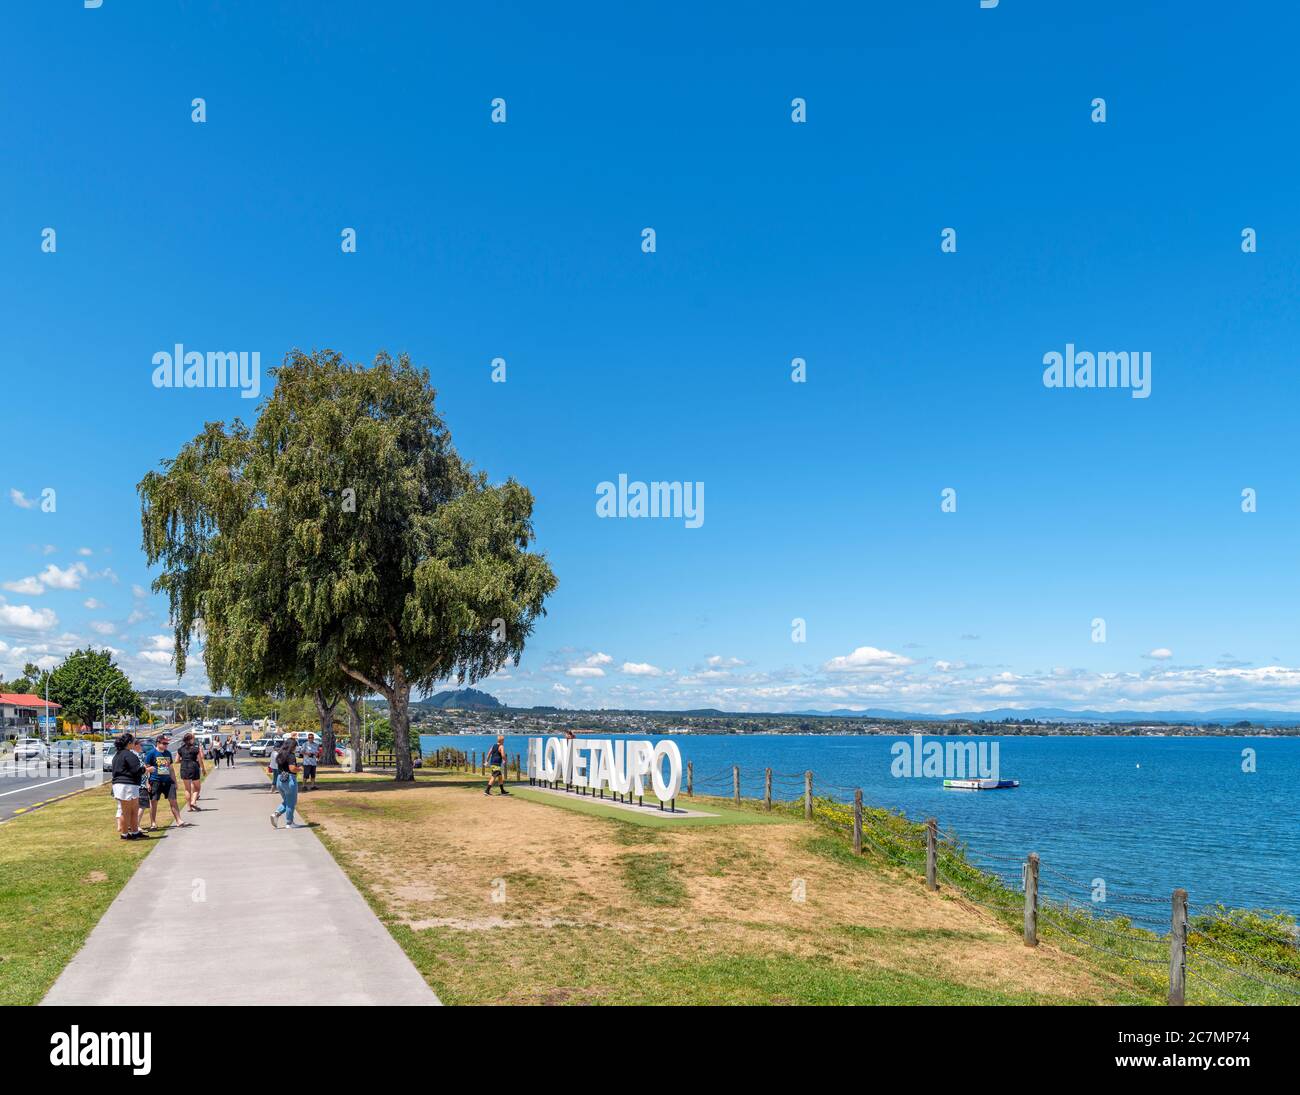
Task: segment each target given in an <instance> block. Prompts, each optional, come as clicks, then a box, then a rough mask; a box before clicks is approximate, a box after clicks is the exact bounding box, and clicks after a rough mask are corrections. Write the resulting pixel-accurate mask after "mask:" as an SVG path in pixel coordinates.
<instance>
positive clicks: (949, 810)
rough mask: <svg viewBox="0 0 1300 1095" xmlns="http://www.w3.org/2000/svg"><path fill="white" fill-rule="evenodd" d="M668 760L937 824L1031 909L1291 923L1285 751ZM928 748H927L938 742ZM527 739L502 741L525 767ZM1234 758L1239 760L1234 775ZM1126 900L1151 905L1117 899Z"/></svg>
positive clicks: (465, 740)
mask: <svg viewBox="0 0 1300 1095" xmlns="http://www.w3.org/2000/svg"><path fill="white" fill-rule="evenodd" d="M492 740H494V739H492V738H490V737H489V736H487V735H482V736H471V735H464V736H454V737H441V736H433V735H422V736H421V738H420V742H421V747H422V748H423V749H424V750H425V751H426V752H427V751H429V750H432V749H436V748H439V747H445V746H450V747H454V748H459V749H465V750H478V751H479V752H480V753H481V752H482V751H483V750H484V749H486V748H487V747H488V746H489V744H490V743H491V741H492ZM674 740H675V741H676V742H677V744H678V747H679V748H680V749H681V752H682V759H683V761H684V762H685V761H691V762H693V763H694V766H695V772H696V789H697V790H698V791H700V792H701V793H705V792H707V793H714V794H730V789H731V774H730V766H731V765H732V764H738V765H740V768H741V789H742V793H743V794H746V795H748V796H752V797H760V796H761V795H762V788H763V769H764V768H766V767H768V766H770V767H771V768H772V769H773V771H774V773H777V776H776V777H774V778H775V781H776V788H775V791H774V793H775V794H776V795H777V796H778V797H782V798H790V799H793V798H796V797H798V796H800V795H801V794H802V773H803V772H804V771H805V770H807V769H811V770H812V772H813V773H814V784H813V786H814V793H820V794H826V793H830V794H833V797H835V798H839V799H843V800H848V799H850V798H851V796H852V789H853V788H855V787H860V788H862V793H863V800H864V802H865V803H866V804H868V805H872V806H883V807H887V808H889V809H892V810H901V811H903V812H904V813H906V814H907V816H908V817H911V818H914V819H918V820H922V819H924V818H927V817H934V818H937V819H938V822H939V825H940V826H941V827H942V828H943V829H946V830H948V831H949V832H952V833H955V834H956V835H957V836H958V837H960V838H961V839H963V840H964V841H966V842H967V843H968V845H969V849H970V853H971V858H972V860H974V861H975V862H976V863H977V864H979V865H980V866H981V867H983V868H984V869H986V870H989V871H993V872H994V873H997V874H999V875H1001V876H1002V877H1003V878H1006V879H1009V880H1012V881H1014V882H1015V883H1016V884H1018V883H1019V879H1020V867H1019V863H1020V862H1021V861H1022V860H1023V857H1024V856H1025V855H1026V854H1027V853H1028V852H1031V851H1032V852H1037V853H1038V854H1039V856H1040V857H1041V860H1042V868H1043V869H1042V890H1043V893H1044V894H1045V896H1047V897H1051V898H1055V899H1058V900H1059V899H1063V898H1067V897H1068V898H1070V899H1071V900H1074V901H1078V902H1079V903H1085V904H1086V903H1089V902H1090V901H1091V897H1092V890H1091V887H1093V886H1094V885H1095V883H1094V881H1093V880H1094V879H1103V880H1104V881H1105V887H1106V891H1107V901H1106V903H1105V904H1104V905H1097V906H1095V907H1096V908H1097V909H1098V910H1099V911H1106V912H1109V913H1112V914H1114V913H1119V912H1122V913H1124V914H1125V915H1129V916H1132V917H1133V919H1134V920H1135V921H1137V922H1138V923H1141V924H1142V925H1143V926H1146V927H1151V928H1153V929H1158V930H1164V929H1165V928H1167V927H1168V899H1169V896H1170V893H1171V892H1172V891H1173V889H1174V888H1175V887H1179V886H1181V887H1183V888H1184V889H1186V890H1187V892H1188V897H1189V901H1190V903H1191V904H1192V906H1193V910H1194V911H1195V909H1196V908H1197V907H1200V906H1205V905H1212V904H1214V903H1216V902H1222V903H1223V904H1225V905H1228V906H1231V907H1238V908H1272V909H1281V910H1284V911H1286V912H1289V913H1292V914H1293V915H1300V873H1298V872H1297V867H1298V866H1300V825H1298V822H1300V817H1298V816H1297V815H1298V813H1300V811H1297V807H1296V797H1297V795H1300V739H1297V738H1255V737H1252V738H1236V737H1206V738H1151V737H1139V738H1129V737H1125V738H1115V737H1087V738H1076V737H991V738H975V739H960V740H962V741H970V740H974V741H988V742H997V743H998V748H999V774H1000V775H1001V776H1002V777H1003V778H1006V779H1018V780H1020V787H1018V788H1016V789H1014V790H1005V791H978V792H971V791H951V790H944V789H943V787H942V785H941V782H942V781H941V780H939V779H936V778H912V779H902V778H895V777H894V776H892V775H891V774H890V766H891V763H892V761H893V755H892V754H891V747H892V746H893V745H894V744H895V743H896V742H899V741H903V740H910V739H904V738H898V737H891V736H878V737H877V736H870V737H868V736H855V737H827V736H824V735H788V734H764V735H748V734H747V735H744V736H743V737H742V736H737V735H698V736H696V735H679V736H676V737H675V738H674ZM951 740H958V739H945V738H941V737H929V736H927V737H926V738H925V741H926V742H930V741H939V742H943V741H951ZM527 748H528V747H527V739H526V738H525V737H522V736H520V737H512V738H509V739H508V740H507V749H508V750H509V751H510V752H511V753H515V752H518V753H520V754H521V755H523V756H526V755H527ZM1244 749H1253V750H1254V751H1255V766H1256V770H1255V771H1254V772H1245V771H1243V755H1242V751H1243V750H1244ZM1128 895H1138V896H1141V897H1145V898H1148V899H1149V898H1159V899H1162V901H1163V903H1162V904H1161V903H1156V904H1152V903H1150V902H1142V901H1131V900H1127V896H1128Z"/></svg>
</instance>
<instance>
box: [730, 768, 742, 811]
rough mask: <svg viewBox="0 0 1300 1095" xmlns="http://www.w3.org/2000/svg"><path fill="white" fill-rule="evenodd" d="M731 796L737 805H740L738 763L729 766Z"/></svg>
mask: <svg viewBox="0 0 1300 1095" xmlns="http://www.w3.org/2000/svg"><path fill="white" fill-rule="evenodd" d="M731 798H732V801H733V802H735V804H736V805H737V806H739V805H740V765H739V764H733V765H732V766H731Z"/></svg>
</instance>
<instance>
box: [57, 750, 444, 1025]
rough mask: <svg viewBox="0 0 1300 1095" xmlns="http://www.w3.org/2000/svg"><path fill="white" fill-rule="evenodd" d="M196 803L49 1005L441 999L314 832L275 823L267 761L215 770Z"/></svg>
mask: <svg viewBox="0 0 1300 1095" xmlns="http://www.w3.org/2000/svg"><path fill="white" fill-rule="evenodd" d="M299 801H300V803H301V802H302V798H301V796H300V798H299ZM184 803H185V792H184V789H183V788H181V789H180V805H181V814H182V816H183V817H185V818H186V819H187V820H189V821H190V822H192V825H191V827H190V828H186V829H178V828H176V827H175V825H173V826H172V827H171V828H170V829H168V830H167V835H166V836H159V835H158V834H153V838H154V839H155V840H157V842H158V845H159V846H158V847H156V848H154V849H153V850H152V851H151V852H150V853H149V855H148V856H146V857H145V860H144V862H143V863H141V864H140V868H139V870H137V871H136V873H135V874H134V875H133V876H132V878H131V880H130V881H129V882H128V883H127V884H126V886H125V887H123V889H122V892H121V893H120V894H118V896H117V900H115V901H114V902H113V904H112V905H110V906H109V908H108V911H107V912H106V913H105V914H104V917H103V919H102V920H100V922H99V924H98V925H96V927H95V929H94V931H92V932H91V933H90V937H89V938H88V939H87V940H86V944H85V946H84V947H82V948H81V950H80V951H79V952H78V953H77V955H76V957H75V958H73V960H72V961H71V963H69V965H68V967H67V968H66V969H65V970H64V971H63V973H62V974H61V975H60V976H59V979H58V980H57V981H56V982H55V983H54V986H53V987H52V988H51V989H50V991H49V993H48V994H47V995H46V997H45V999H44V1000H43V1001H42V1003H43V1004H129V1005H131V1006H135V1007H138V1006H140V1005H141V1003H142V1002H143V1003H145V1004H146V1006H148V1007H157V1006H159V1005H163V1006H184V1005H187V1004H238V1005H246V1004H253V1005H271V1006H274V1005H314V1004H320V1005H327V1004H363V1005H364V1004H406V1005H413V1004H414V1005H430V1004H437V1003H438V1002H439V1001H438V998H437V996H435V995H434V993H433V990H432V989H431V988H429V986H428V984H426V983H425V980H424V978H422V977H421V976H420V974H419V973H418V972H417V971H416V969H415V967H414V966H413V965H412V964H411V961H410V959H408V958H407V957H406V954H405V953H404V952H403V951H402V949H401V948H400V947H399V946H398V945H397V944H396V943H395V942H394V941H393V937H392V936H391V935H389V934H388V931H387V929H386V928H385V927H384V926H383V925H382V924H381V923H380V922H379V919H378V918H377V917H376V916H375V914H374V913H373V912H371V910H370V907H369V906H368V905H367V904H366V902H365V900H364V898H362V896H361V894H359V893H358V892H357V890H356V887H355V886H353V885H352V883H351V882H350V881H348V878H347V876H346V875H345V874H344V873H343V871H342V870H341V869H340V868H339V866H338V864H337V863H335V862H334V858H333V857H332V856H331V855H330V854H329V852H328V851H326V850H325V846H324V845H323V844H321V842H320V841H319V840H317V839H316V835H315V834H314V833H313V832H311V830H310V829H308V828H301V829H286V828H284V821H283V819H281V822H280V828H279V829H278V830H272V828H271V823H270V820H269V817H268V815H269V814H270V812H271V810H272V809H274V807H275V806H276V805H277V804H278V803H279V796H278V795H274V794H272V793H270V792H269V791H268V790H267V778H266V776H265V775H264V774H263V769H262V766H261V764H260V763H258V762H256V761H250V760H245V759H241V760H238V761H236V763H235V767H234V768H219V769H216V770H214V771H212V772H211V773H210V774H209V776H208V778H207V779H206V780H205V781H204V784H203V797H202V798H201V799H200V800H199V805H200V806H201V807H202V808H203V809H202V811H201V812H199V813H186V811H185V808H184ZM163 805H164V804H161V803H160V804H159V806H160V808H159V819H160V820H161V818H162V816H163ZM305 805H306V806H307V807H308V810H309V811H310V807H311V795H307V796H306V803H305ZM105 810H106V811H107V812H108V813H109V814H111V810H112V806H111V805H110V804H109V803H108V802H107V795H106V796H105ZM106 816H108V815H107V814H106ZM299 820H300V821H301V819H299Z"/></svg>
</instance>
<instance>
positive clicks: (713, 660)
mask: <svg viewBox="0 0 1300 1095" xmlns="http://www.w3.org/2000/svg"><path fill="white" fill-rule="evenodd" d="M708 663H709V665H712V666H722V667H725V668H729V669H734V668H735V667H736V666H739V665H744V664H745V663H744V661H743V660H742V659H740V658H724V657H723V656H722V655H721V654H710V655H709V657H708Z"/></svg>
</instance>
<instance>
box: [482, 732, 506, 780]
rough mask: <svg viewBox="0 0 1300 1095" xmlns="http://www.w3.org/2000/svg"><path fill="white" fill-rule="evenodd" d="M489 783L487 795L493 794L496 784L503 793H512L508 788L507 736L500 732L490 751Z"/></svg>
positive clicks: (488, 756) (488, 759)
mask: <svg viewBox="0 0 1300 1095" xmlns="http://www.w3.org/2000/svg"><path fill="white" fill-rule="evenodd" d="M487 763H488V785H487V790H485V791H484V792H483V793H484V794H485V795H491V794H492V787H493V786H494V785H495V786H497V787H500V788H501V793H502V794H503V795H508V794H510V792H509V791H507V790H506V738H505V735H504V734H498V735H497V740H496V742H495V744H493V746H492V748H491V749H490V750H489V751H488V755H487Z"/></svg>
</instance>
